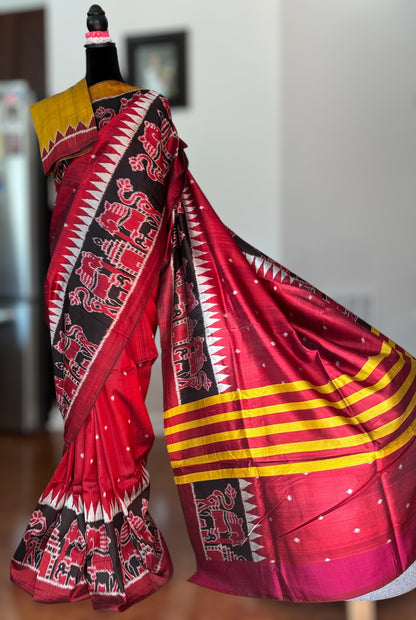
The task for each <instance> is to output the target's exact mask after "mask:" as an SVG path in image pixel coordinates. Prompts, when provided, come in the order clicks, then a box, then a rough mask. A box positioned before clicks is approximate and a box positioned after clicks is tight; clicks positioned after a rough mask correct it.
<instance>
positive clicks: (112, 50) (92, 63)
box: [85, 43, 124, 86]
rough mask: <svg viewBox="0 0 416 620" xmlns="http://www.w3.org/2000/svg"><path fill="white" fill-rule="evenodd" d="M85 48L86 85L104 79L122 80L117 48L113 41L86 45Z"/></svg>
mask: <svg viewBox="0 0 416 620" xmlns="http://www.w3.org/2000/svg"><path fill="white" fill-rule="evenodd" d="M85 50H86V65H87V70H86V75H85V79H86V81H87V84H88V86H92V85H93V84H97V83H98V82H104V81H105V80H117V81H119V82H123V81H124V80H123V78H122V76H121V73H120V68H119V64H118V57H117V49H116V46H115V45H114V43H104V44H102V45H86V46H85Z"/></svg>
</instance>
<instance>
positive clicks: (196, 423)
mask: <svg viewBox="0 0 416 620" xmlns="http://www.w3.org/2000/svg"><path fill="white" fill-rule="evenodd" d="M404 364H405V360H404V358H403V357H402V356H400V358H399V360H398V361H397V362H396V364H395V365H394V366H393V368H392V369H391V370H390V371H389V373H386V374H385V375H384V376H383V377H382V378H381V379H380V380H379V381H378V382H377V383H375V384H374V385H372V386H370V387H365V388H362V389H361V390H358V391H357V392H355V393H354V394H351V395H350V396H345V397H344V398H343V399H341V400H339V401H329V400H326V399H324V398H314V399H311V400H302V401H294V402H287V403H280V404H275V405H266V406H265V407H253V408H252V409H237V410H235V411H230V412H227V413H216V414H213V415H210V416H207V417H204V418H198V419H196V420H190V421H189V422H182V423H181V424H175V425H174V426H170V427H168V428H166V429H165V434H166V436H169V435H174V434H176V433H180V432H183V431H189V430H191V429H193V428H202V427H204V426H210V425H211V424H218V423H219V422H225V423H226V422H229V421H231V420H239V419H243V418H244V419H247V418H255V417H258V416H264V417H265V416H268V415H276V414H279V413H287V412H290V411H303V410H312V409H313V410H315V409H320V408H323V407H331V408H333V409H338V410H342V409H345V408H347V407H352V406H354V405H356V404H357V403H358V402H359V401H360V400H362V399H363V398H366V397H367V396H371V395H372V394H374V393H376V392H379V391H380V390H382V389H384V388H385V387H386V386H387V385H388V384H389V383H391V381H392V380H393V379H394V378H395V377H396V376H397V375H398V373H399V372H400V371H401V369H402V368H403V366H404ZM367 419H368V418H367ZM306 422H307V421H306V420H302V421H299V422H287V423H284V422H283V423H280V424H278V426H279V427H280V426H281V427H282V430H280V431H278V432H282V433H284V432H291V431H295V430H304V428H305V427H304V424H305V423H306ZM309 422H310V424H311V426H310V427H309V428H314V427H315V424H316V426H317V427H318V428H332V427H334V426H342V425H344V424H349V423H350V422H349V419H342V418H335V419H334V418H333V417H332V416H331V417H330V418H326V421H324V422H322V420H310V421H309ZM296 426H299V429H298V428H296ZM284 428H286V429H287V430H283V429H284Z"/></svg>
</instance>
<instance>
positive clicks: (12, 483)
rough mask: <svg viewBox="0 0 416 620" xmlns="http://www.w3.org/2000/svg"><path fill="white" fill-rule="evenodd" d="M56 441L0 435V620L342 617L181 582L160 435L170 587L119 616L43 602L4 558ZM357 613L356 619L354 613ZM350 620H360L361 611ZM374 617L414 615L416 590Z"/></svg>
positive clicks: (186, 552) (341, 610) (181, 541)
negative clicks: (13, 575) (18, 583)
mask: <svg viewBox="0 0 416 620" xmlns="http://www.w3.org/2000/svg"><path fill="white" fill-rule="evenodd" d="M61 450H62V438H61V436H60V435H59V434H49V433H43V434H41V435H37V436H31V437H21V436H14V435H13V436H9V435H0V471H1V481H0V497H1V511H0V620H40V619H42V620H56V618H59V620H88V619H90V618H95V617H97V618H98V617H104V618H109V619H111V618H116V617H118V618H123V620H130V619H133V618H134V619H135V620H344V619H345V618H346V608H345V605H344V604H343V603H328V604H317V603H315V604H293V603H282V602H275V601H262V600H256V599H247V598H240V597H234V596H228V595H224V594H219V593H217V592H212V591H211V590H206V589H204V588H201V587H198V586H195V585H193V584H190V583H188V582H187V581H186V579H187V577H189V576H190V575H191V574H192V572H193V568H194V560H193V554H192V549H191V547H190V545H189V542H188V538H187V533H186V530H185V526H184V522H183V518H182V514H181V509H180V506H179V502H178V499H177V496H176V490H175V487H174V484H173V481H172V475H171V472H170V468H169V464H168V460H167V455H166V450H165V447H164V441H163V439H158V440H157V441H156V444H155V446H154V448H153V451H152V455H151V459H150V463H149V468H150V472H151V476H150V479H151V484H152V493H151V497H152V499H151V513H152V515H153V517H154V518H155V520H156V522H157V523H158V525H159V527H160V529H161V530H162V532H163V534H164V536H165V539H166V541H167V543H168V546H169V549H170V552H171V555H172V560H173V563H174V566H175V575H174V577H173V579H172V580H171V581H170V583H169V584H167V585H165V586H164V587H163V588H162V589H161V590H159V592H157V593H156V594H154V595H152V596H150V597H149V598H147V599H146V600H144V601H142V602H140V603H138V604H137V605H135V606H133V607H132V608H130V609H129V610H127V611H126V612H124V613H123V614H122V615H120V614H116V613H112V612H94V611H93V610H92V607H91V604H90V602H89V601H81V602H79V603H73V604H63V605H42V604H36V603H33V602H32V599H31V597H30V596H29V595H28V594H26V593H25V592H23V591H21V590H20V589H19V588H17V587H15V586H14V585H12V584H11V583H10V581H9V562H10V557H11V555H12V553H13V551H14V549H15V547H16V546H17V544H18V542H19V540H20V537H21V536H22V534H23V532H24V530H25V527H26V523H27V520H28V517H29V515H30V513H31V511H32V510H33V508H34V506H35V505H36V502H37V499H38V497H39V495H40V493H41V491H42V490H43V488H44V486H45V485H46V483H47V481H48V479H49V477H50V475H51V473H52V472H53V470H54V467H55V466H56V464H57V463H58V462H59V459H60V454H61ZM360 615H361V617H360ZM360 615H358V618H357V620H364V618H365V614H364V610H363V612H362V614H360ZM377 620H416V591H415V592H411V593H409V594H407V595H405V596H403V597H400V598H397V599H390V600H387V601H382V602H379V603H378V604H377Z"/></svg>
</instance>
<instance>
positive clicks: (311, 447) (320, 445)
mask: <svg viewBox="0 0 416 620" xmlns="http://www.w3.org/2000/svg"><path fill="white" fill-rule="evenodd" d="M415 403H416V394H415V396H414V397H413V399H412V401H411V403H410V404H409V405H408V406H407V407H406V409H405V411H404V412H403V413H402V415H401V416H399V417H398V418H396V419H394V420H391V421H390V422H387V423H386V424H384V425H383V426H380V427H379V428H377V429H374V430H372V431H370V432H367V433H360V434H359V435H350V436H349V437H335V438H332V439H318V440H309V441H299V442H294V443H284V444H277V445H273V446H263V447H260V448H251V449H244V448H242V449H239V450H227V451H224V452H214V453H210V454H203V455H201V456H195V457H190V458H186V459H182V460H179V461H171V465H172V467H173V468H178V467H181V468H184V467H190V466H192V465H208V464H210V463H216V462H218V461H224V460H227V461H229V460H230V459H235V460H237V461H238V460H243V459H246V460H247V459H253V458H254V459H259V458H260V459H261V458H266V457H271V456H281V455H283V454H295V453H296V452H320V451H322V450H336V449H338V448H339V449H344V448H351V447H355V446H360V445H364V444H366V443H370V442H374V441H377V440H380V439H383V438H384V437H387V436H388V435H391V434H392V433H394V432H395V431H397V429H398V428H400V426H401V425H402V424H403V423H404V422H405V421H406V420H407V418H408V417H409V415H411V413H412V412H413V410H414V406H415Z"/></svg>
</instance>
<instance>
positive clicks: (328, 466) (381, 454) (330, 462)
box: [175, 395, 416, 484]
mask: <svg viewBox="0 0 416 620" xmlns="http://www.w3.org/2000/svg"><path fill="white" fill-rule="evenodd" d="M415 403H416V395H415V396H414V397H413V399H412V406H414V405H415ZM415 432H416V420H414V421H413V422H412V423H411V424H410V425H409V426H408V428H407V429H406V430H405V431H404V432H403V433H402V434H401V435H400V437H398V438H397V439H395V440H394V441H392V442H390V443H389V444H388V445H387V446H384V447H383V448H381V449H380V450H376V451H373V452H366V453H360V454H352V455H350V456H343V457H335V458H329V459H320V460H315V461H304V462H301V463H283V464H280V465H264V466H258V467H253V466H252V467H235V468H227V469H219V470H211V471H208V472H196V473H192V474H185V475H181V476H175V482H176V484H189V483H191V482H201V481H203V480H219V479H224V478H255V477H260V476H262V477H266V476H284V475H293V474H306V473H312V472H317V471H330V470H337V469H344V468H346V467H354V466H357V465H364V464H365V463H372V462H373V461H377V460H379V459H382V458H385V457H386V456H389V455H390V454H393V453H394V452H396V451H397V450H399V449H400V448H402V447H403V446H405V445H406V443H408V442H409V441H410V440H411V439H413V438H414V435H415Z"/></svg>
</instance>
